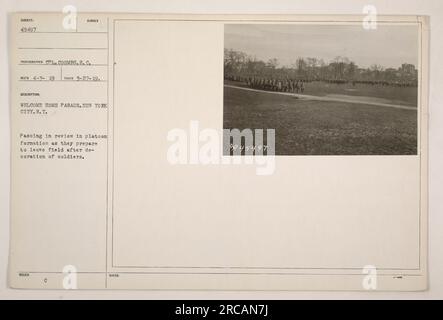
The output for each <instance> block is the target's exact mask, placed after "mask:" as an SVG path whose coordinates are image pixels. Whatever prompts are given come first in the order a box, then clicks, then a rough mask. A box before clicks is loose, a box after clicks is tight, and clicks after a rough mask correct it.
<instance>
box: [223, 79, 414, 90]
mask: <svg viewBox="0 0 443 320" xmlns="http://www.w3.org/2000/svg"><path fill="white" fill-rule="evenodd" d="M225 80H230V81H235V82H241V83H244V84H246V85H247V86H248V87H250V88H253V89H259V90H267V91H280V92H291V93H303V92H304V91H305V88H306V86H307V85H308V86H309V83H310V82H312V81H321V82H324V83H328V84H337V85H340V84H351V85H352V86H355V85H357V84H360V85H368V86H394V87H416V86H417V81H416V80H413V81H384V80H343V79H324V80H318V79H317V80H311V79H291V78H272V77H270V78H268V77H243V76H237V75H225Z"/></svg>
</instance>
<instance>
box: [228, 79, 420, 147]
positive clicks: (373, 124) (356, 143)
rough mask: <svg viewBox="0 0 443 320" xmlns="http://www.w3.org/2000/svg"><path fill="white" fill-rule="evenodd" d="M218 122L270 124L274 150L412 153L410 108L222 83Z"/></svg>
mask: <svg viewBox="0 0 443 320" xmlns="http://www.w3.org/2000/svg"><path fill="white" fill-rule="evenodd" d="M399 89H404V88H399ZM305 93H308V92H307V91H306V92H305ZM410 101H411V100H410ZM223 127H224V128H227V129H232V128H238V129H245V128H251V129H254V128H255V129H266V128H273V129H275V133H276V137H275V140H276V141H275V150H276V154H277V155H374V154H379V155H389V154H416V153H417V112H416V111H414V110H402V109H394V108H387V107H378V106H373V105H364V104H353V103H347V102H327V101H314V100H301V99H297V98H296V97H290V96H284V95H278V94H272V93H266V92H263V93H262V92H251V91H245V90H240V89H235V88H228V87H225V88H224V112H223Z"/></svg>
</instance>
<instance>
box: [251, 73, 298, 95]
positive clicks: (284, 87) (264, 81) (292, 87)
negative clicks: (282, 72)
mask: <svg viewBox="0 0 443 320" xmlns="http://www.w3.org/2000/svg"><path fill="white" fill-rule="evenodd" d="M243 80H244V82H246V84H247V85H248V86H249V87H250V88H254V89H261V90H269V91H280V92H293V93H303V92H304V91H305V82H304V81H303V80H295V79H289V78H288V79H273V78H271V79H269V78H256V77H247V78H245V79H243Z"/></svg>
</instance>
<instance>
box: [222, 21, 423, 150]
mask: <svg viewBox="0 0 443 320" xmlns="http://www.w3.org/2000/svg"><path fill="white" fill-rule="evenodd" d="M224 30H225V35H224V41H225V42H224V101H223V108H224V109H223V128H224V129H231V130H232V129H239V130H244V129H251V130H256V129H274V130H275V154H276V155H416V154H417V117H418V109H417V105H418V86H419V81H420V74H419V70H418V60H419V32H418V31H419V30H418V27H417V25H416V24H415V25H407V24H383V23H378V24H377V26H376V28H375V29H368V28H364V27H363V25H362V24H361V23H360V24H346V25H343V24H342V25H337V24H331V25H326V24H321V25H319V24H226V25H225V29H224ZM224 143H225V144H226V143H228V141H225V142H224ZM242 147H244V146H242ZM246 147H248V146H246ZM231 148H232V143H231Z"/></svg>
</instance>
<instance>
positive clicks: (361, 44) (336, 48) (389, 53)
mask: <svg viewBox="0 0 443 320" xmlns="http://www.w3.org/2000/svg"><path fill="white" fill-rule="evenodd" d="M225 48H227V49H234V50H240V51H243V52H245V53H247V54H250V55H252V56H255V57H256V58H257V59H260V60H264V61H267V60H268V59H271V58H277V59H278V60H279V62H280V65H290V64H292V63H294V62H295V60H296V59H297V57H315V58H319V59H320V58H321V59H323V60H325V62H329V61H331V60H332V59H334V58H335V57H336V56H345V57H348V58H349V59H350V60H351V61H354V62H355V63H356V64H357V65H358V66H359V67H369V66H370V65H372V64H380V65H382V66H383V67H385V68H388V67H393V68H398V67H399V66H400V65H401V64H402V63H405V62H406V63H412V64H414V65H415V66H417V61H418V27H417V26H415V25H381V24H379V25H378V26H377V29H376V30H365V29H364V28H363V27H362V26H361V25H347V26H344V25H327V26H325V25H287V24H285V25H283V24H280V25H276V24H272V25H269V24H235V25H234V24H226V25H225Z"/></svg>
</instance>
